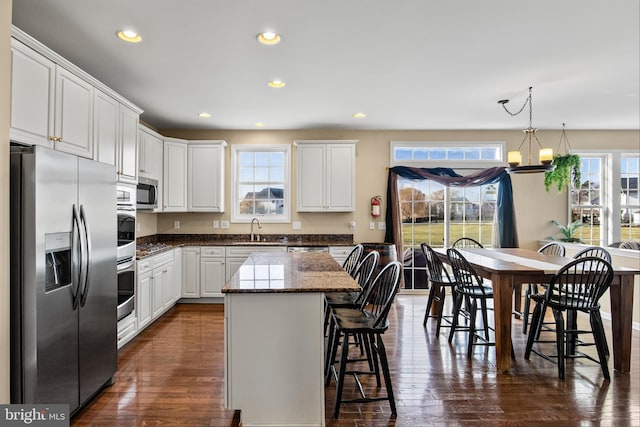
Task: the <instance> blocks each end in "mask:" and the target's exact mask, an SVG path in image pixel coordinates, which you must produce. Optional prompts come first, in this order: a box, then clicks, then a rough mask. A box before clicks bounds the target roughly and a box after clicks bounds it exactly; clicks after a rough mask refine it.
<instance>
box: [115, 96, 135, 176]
mask: <svg viewBox="0 0 640 427" xmlns="http://www.w3.org/2000/svg"><path fill="white" fill-rule="evenodd" d="M139 118H140V115H139V114H138V113H136V112H135V111H133V110H131V109H130V108H127V107H125V106H124V105H121V106H120V135H119V137H120V138H119V140H118V166H117V174H118V181H122V182H129V183H132V184H137V183H138V122H139Z"/></svg>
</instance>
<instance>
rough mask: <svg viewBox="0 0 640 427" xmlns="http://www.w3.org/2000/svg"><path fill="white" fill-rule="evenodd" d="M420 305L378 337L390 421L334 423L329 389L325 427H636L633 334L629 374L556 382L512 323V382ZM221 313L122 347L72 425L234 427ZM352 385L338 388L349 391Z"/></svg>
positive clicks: (378, 413)
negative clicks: (109, 376)
mask: <svg viewBox="0 0 640 427" xmlns="http://www.w3.org/2000/svg"><path fill="white" fill-rule="evenodd" d="M425 305H426V296H422V295H418V296H414V295H399V296H398V297H397V300H396V303H395V304H394V307H393V309H392V311H391V313H390V315H389V320H390V322H391V328H390V330H389V331H388V332H387V333H386V334H385V335H384V342H385V345H386V347H387V352H388V356H389V360H390V365H391V367H390V369H391V376H392V381H393V387H394V392H395V394H396V404H397V409H398V416H397V418H391V416H390V410H389V405H388V402H377V403H372V404H343V405H342V407H341V410H340V418H339V419H337V420H333V419H331V414H332V413H333V405H334V398H335V383H333V382H332V383H331V385H330V386H329V387H327V389H326V421H327V426H328V427H347V426H348V427H377V426H398V427H400V426H402V427H405V426H406V427H419V426H458V425H464V426H544V425H553V426H595V425H598V426H640V361H639V360H640V333H639V332H638V331H634V332H633V343H632V363H631V374H630V375H624V374H619V373H617V372H615V371H614V370H613V361H612V360H610V362H609V365H610V369H611V376H612V379H611V382H610V383H606V382H604V381H603V377H602V374H601V372H600V368H599V366H598V365H596V364H595V363H593V362H590V361H588V360H584V361H583V360H578V361H573V362H572V361H570V362H569V363H568V364H567V372H566V376H567V380H566V381H560V380H558V378H557V368H556V365H554V364H552V363H550V362H548V361H545V360H543V359H542V358H540V357H538V356H535V355H532V356H531V360H530V361H526V360H524V358H523V353H524V345H525V336H524V335H522V334H521V333H520V330H519V327H520V325H521V323H520V321H518V320H514V326H513V328H514V332H513V343H514V347H515V350H516V360H515V361H514V362H512V364H513V369H512V372H511V374H510V375H498V374H497V373H496V371H495V357H494V352H493V351H494V350H493V349H492V348H483V347H477V348H476V350H475V352H474V356H473V358H472V359H468V358H467V357H466V337H465V336H464V334H463V333H459V334H457V335H458V336H456V338H455V339H454V341H453V343H452V344H451V345H450V344H449V343H448V342H447V335H448V329H443V331H442V332H441V336H440V338H439V339H438V338H436V337H435V332H434V331H435V328H434V326H435V322H432V321H430V322H429V323H428V324H427V328H426V329H425V328H423V327H422V318H423V315H424V309H425ZM223 316H224V315H223V311H222V306H221V305H206V304H179V305H177V306H176V307H175V308H174V309H172V310H171V311H170V312H168V313H167V314H166V315H164V316H163V317H162V318H160V319H159V320H158V321H156V322H155V323H154V324H153V325H151V326H150V327H148V328H147V329H146V330H145V331H144V332H143V333H142V334H141V335H139V336H137V337H136V338H135V339H134V340H133V341H132V342H130V343H129V344H127V345H126V346H125V347H124V348H123V349H121V350H120V354H119V366H118V373H117V374H116V382H115V384H114V385H113V386H111V387H109V388H108V389H106V390H104V391H103V392H102V393H101V394H100V395H99V396H97V398H96V399H94V400H93V401H92V402H91V403H90V404H89V405H88V406H87V407H86V408H85V409H83V410H82V411H81V412H80V413H78V414H77V415H76V416H75V417H74V418H73V419H72V423H71V425H72V426H77V427H80V426H99V427H101V426H105V427H106V426H109V427H119V426H122V427H130V426H194V427H204V426H215V427H226V426H237V425H238V422H239V416H238V414H237V413H235V412H234V411H230V410H227V409H225V408H224V398H223V388H224V367H223V363H224V354H223V347H224V335H223V324H224V317H223ZM605 327H606V328H610V323H609V322H608V321H606V320H605ZM608 339H609V343H611V337H610V336H608ZM283 351H295V348H289V349H283ZM353 384H355V383H353ZM363 385H364V387H365V389H366V390H367V391H368V392H371V393H375V392H376V389H375V381H367V380H366V379H365V377H363ZM354 390H355V387H354V386H352V385H349V383H347V382H345V395H346V394H347V393H354V392H355V391H354ZM381 392H384V388H383V389H382V391H381Z"/></svg>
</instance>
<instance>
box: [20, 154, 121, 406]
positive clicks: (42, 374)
mask: <svg viewBox="0 0 640 427" xmlns="http://www.w3.org/2000/svg"><path fill="white" fill-rule="evenodd" d="M10 161H11V179H10V182H11V200H10V202H11V206H10V209H11V264H10V267H11V292H10V295H11V310H10V311H11V313H10V316H11V401H12V403H42V404H51V403H54V404H55V403H67V404H69V410H70V412H71V413H74V412H75V411H77V410H78V408H80V407H81V406H82V405H83V404H84V403H86V402H87V401H88V400H89V399H90V398H91V397H92V396H93V395H95V394H96V393H97V392H98V391H100V390H101V389H102V387H103V386H105V385H109V384H111V383H112V380H113V375H114V374H115V372H116V368H117V321H116V304H117V298H118V295H117V278H116V245H117V242H116V229H117V219H116V183H115V177H116V173H115V169H114V167H113V166H110V165H106V164H102V163H98V162H94V161H91V160H88V159H84V158H79V157H76V156H72V155H68V154H64V153H60V152H57V151H53V150H50V149H48V148H44V147H38V146H35V147H18V146H12V147H11V156H10Z"/></svg>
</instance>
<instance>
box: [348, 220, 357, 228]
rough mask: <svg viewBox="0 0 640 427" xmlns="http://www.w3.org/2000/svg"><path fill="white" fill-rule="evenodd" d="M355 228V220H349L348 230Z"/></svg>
mask: <svg viewBox="0 0 640 427" xmlns="http://www.w3.org/2000/svg"><path fill="white" fill-rule="evenodd" d="M355 229H356V222H355V221H351V222H350V223H349V230H355Z"/></svg>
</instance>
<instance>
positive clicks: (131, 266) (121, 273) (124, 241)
mask: <svg viewBox="0 0 640 427" xmlns="http://www.w3.org/2000/svg"><path fill="white" fill-rule="evenodd" d="M135 191H136V187H135V186H134V185H132V186H127V185H124V184H119V185H118V187H117V200H118V251H117V269H118V320H120V319H122V318H124V317H126V316H128V315H129V314H131V312H132V311H133V309H134V308H135V285H136V277H135V276H136V275H135V271H136V208H135V206H136V200H135V198H136V195H135V194H136V193H135Z"/></svg>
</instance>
